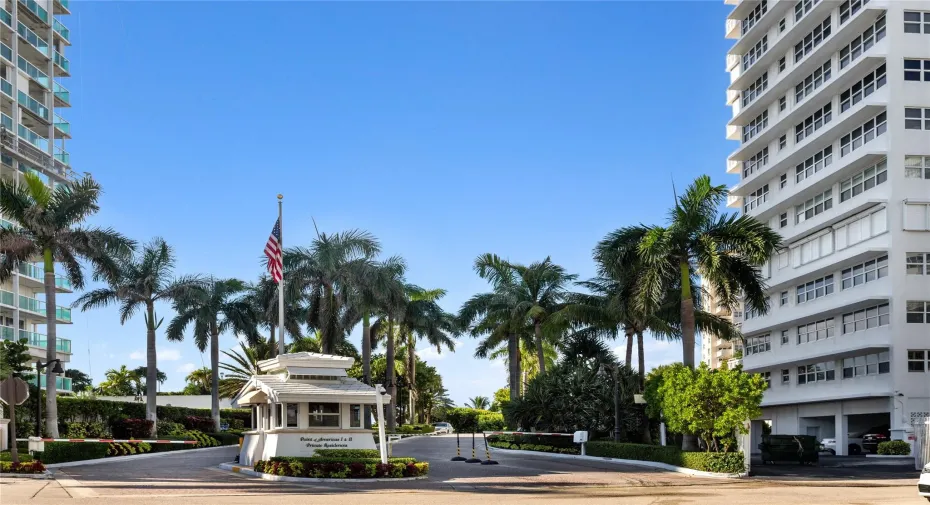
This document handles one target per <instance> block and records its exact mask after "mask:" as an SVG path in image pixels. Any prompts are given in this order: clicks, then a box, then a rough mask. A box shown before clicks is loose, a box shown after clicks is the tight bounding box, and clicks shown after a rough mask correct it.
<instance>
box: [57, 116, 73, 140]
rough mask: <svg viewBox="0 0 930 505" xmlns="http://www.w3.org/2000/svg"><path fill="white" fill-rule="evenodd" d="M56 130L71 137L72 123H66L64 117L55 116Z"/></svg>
mask: <svg viewBox="0 0 930 505" xmlns="http://www.w3.org/2000/svg"><path fill="white" fill-rule="evenodd" d="M55 128H58V129H59V130H61V131H63V132H65V133H67V134H68V135H71V123H69V122H68V121H66V120H65V119H64V118H63V117H61V116H59V115H58V114H55Z"/></svg>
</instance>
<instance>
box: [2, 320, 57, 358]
mask: <svg viewBox="0 0 930 505" xmlns="http://www.w3.org/2000/svg"><path fill="white" fill-rule="evenodd" d="M15 334H16V331H15V329H14V328H12V327H10V326H0V338H2V339H3V340H13V335H15ZM23 339H26V345H28V346H30V347H39V348H42V349H45V348H47V347H48V339H47V338H46V337H45V335H43V334H41V333H36V332H34V331H27V330H19V338H18V339H17V340H23ZM55 350H56V351H58V352H65V353H68V354H71V341H70V340H68V339H67V338H61V337H57V338H56V339H55Z"/></svg>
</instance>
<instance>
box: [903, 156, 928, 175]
mask: <svg viewBox="0 0 930 505" xmlns="http://www.w3.org/2000/svg"><path fill="white" fill-rule="evenodd" d="M904 177H907V178H908V179H921V178H922V179H930V156H915V155H906V156H905V157H904Z"/></svg>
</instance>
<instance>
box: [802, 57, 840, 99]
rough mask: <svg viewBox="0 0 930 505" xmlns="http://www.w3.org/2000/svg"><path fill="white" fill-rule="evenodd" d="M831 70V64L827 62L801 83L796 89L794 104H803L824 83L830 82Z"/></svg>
mask: <svg viewBox="0 0 930 505" xmlns="http://www.w3.org/2000/svg"><path fill="white" fill-rule="evenodd" d="M831 68H832V67H831V62H830V60H827V62H826V63H824V64H823V65H821V66H819V67H817V69H815V70H814V72H813V73H811V75H809V76H807V77H805V78H804V80H802V81H801V82H799V83H798V84H797V85H796V86H795V87H794V103H796V104H798V103H801V101H802V100H804V98H805V97H808V96H810V95H811V94H812V93H813V92H814V90H816V89H817V88H819V87H820V86H821V85H822V84H823V83H825V82H827V81H829V80H830V73H831V72H830V70H831Z"/></svg>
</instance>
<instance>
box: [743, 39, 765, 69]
mask: <svg viewBox="0 0 930 505" xmlns="http://www.w3.org/2000/svg"><path fill="white" fill-rule="evenodd" d="M768 50H769V36H768V35H763V36H762V38H761V39H760V40H759V42H756V44H755V45H754V46H752V47H751V48H750V49H749V51H747V52H746V54H744V55H743V72H745V71H746V70H748V69H749V67H751V66H752V64H753V63H755V62H756V61H758V60H759V58H761V57H762V55H763V54H765V52H766V51H768Z"/></svg>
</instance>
